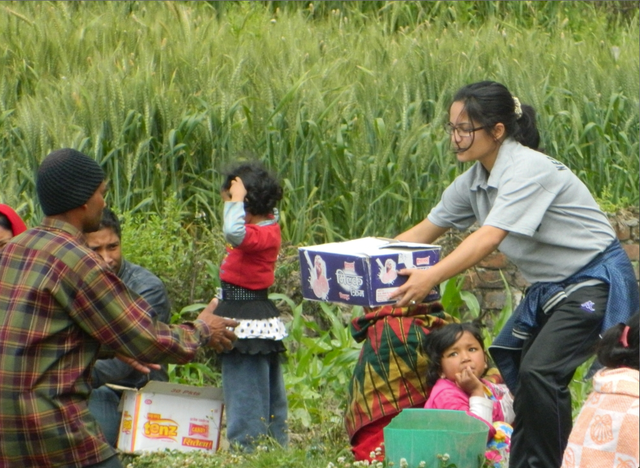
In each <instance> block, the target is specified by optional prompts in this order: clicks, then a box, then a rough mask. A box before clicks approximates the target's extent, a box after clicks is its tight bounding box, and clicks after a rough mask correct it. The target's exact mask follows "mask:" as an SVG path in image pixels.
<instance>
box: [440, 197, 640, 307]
mask: <svg viewBox="0 0 640 468" xmlns="http://www.w3.org/2000/svg"><path fill="white" fill-rule="evenodd" d="M609 220H610V222H611V225H612V226H613V227H614V229H615V230H616V233H617V235H618V239H620V242H621V243H622V245H623V247H624V249H625V251H626V252H627V254H628V255H629V258H630V259H631V261H632V263H633V266H634V269H635V271H636V278H638V277H640V274H639V272H638V256H639V250H640V249H639V246H638V241H639V236H640V233H639V227H638V224H639V223H638V208H636V207H633V208H630V209H626V210H621V211H619V212H618V213H615V214H611V215H609ZM472 230H473V228H472ZM468 234H469V232H466V233H463V234H460V233H457V232H451V231H449V232H448V233H447V234H446V236H445V237H443V238H441V239H440V241H439V243H440V245H442V251H443V254H444V255H446V254H448V253H449V252H450V251H451V250H452V249H453V248H455V247H456V246H457V245H458V244H459V243H460V242H461V241H462V240H463V239H464V238H465V237H466V235H468ZM502 276H504V279H505V280H506V282H507V284H508V285H509V290H510V291H509V292H510V293H511V297H512V301H513V302H512V304H513V306H514V307H515V306H516V305H517V304H518V303H519V302H520V299H521V298H522V296H523V294H524V291H525V289H526V288H527V286H528V285H529V284H528V283H527V281H525V279H524V278H523V277H522V275H521V274H520V272H519V271H518V269H517V268H516V267H515V266H514V265H513V264H512V263H511V262H510V261H509V260H507V258H506V257H505V256H504V254H502V253H500V252H494V253H493V254H491V255H490V256H489V257H487V258H486V259H485V260H483V261H482V262H480V263H479V264H478V265H477V266H476V267H474V268H471V269H470V270H468V271H467V272H466V273H465V283H464V289H465V290H467V291H470V292H472V293H473V294H474V295H475V296H476V297H477V298H478V301H479V302H480V307H481V310H482V315H483V316H485V317H486V316H493V315H494V314H495V313H497V312H498V311H500V310H502V308H503V307H504V305H505V300H506V294H507V291H506V290H505V288H504V283H503V280H502Z"/></svg>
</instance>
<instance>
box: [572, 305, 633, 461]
mask: <svg viewBox="0 0 640 468" xmlns="http://www.w3.org/2000/svg"><path fill="white" fill-rule="evenodd" d="M639 320H640V314H639V313H636V314H635V315H633V316H632V317H631V318H630V319H629V320H628V321H627V323H626V324H623V323H620V324H618V325H615V326H613V327H611V328H609V329H608V330H607V331H606V332H605V333H604V334H603V336H602V340H601V341H600V343H599V344H598V349H597V353H598V360H599V361H600V363H601V364H602V365H604V369H600V370H599V371H598V372H597V373H596V374H595V375H594V376H593V392H592V393H591V394H590V395H589V398H587V401H586V402H585V403H584V406H583V407H582V409H581V410H580V414H579V415H578V418H577V419H576V422H575V424H574V426H573V430H572V431H571V435H570V436H569V443H568V445H567V448H566V450H565V452H564V457H563V460H562V468H637V467H638V466H639V465H638V463H640V460H639V458H640V457H639V456H638V443H639V440H638V393H639V392H638V384H639V383H640V378H639V377H638V375H639V372H638V367H639V365H638V364H639V362H638V361H639V358H638V353H639V351H640V350H639V347H638V341H639V337H638V335H639V325H638V322H639Z"/></svg>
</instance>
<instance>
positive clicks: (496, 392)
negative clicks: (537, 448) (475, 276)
mask: <svg viewBox="0 0 640 468" xmlns="http://www.w3.org/2000/svg"><path fill="white" fill-rule="evenodd" d="M483 343H484V341H483V338H482V332H481V331H480V328H479V327H478V326H477V325H476V324H474V323H470V322H466V323H452V324H449V325H446V326H444V327H442V328H439V329H437V330H434V331H432V332H431V333H430V334H429V335H427V337H426V340H425V350H426V352H427V356H428V357H429V364H428V367H427V384H428V385H429V386H430V387H432V389H431V393H430V395H429V399H428V400H427V402H426V404H425V406H424V407H425V408H427V409H443V410H457V411H465V412H466V413H467V414H469V415H470V416H473V417H475V418H477V419H480V420H481V421H483V422H485V423H486V424H487V426H488V427H489V446H490V447H495V448H500V449H502V450H501V451H500V452H501V453H500V456H499V457H497V458H499V459H501V460H498V459H496V461H501V462H502V463H498V465H497V466H507V463H505V462H507V458H508V456H507V455H508V452H509V447H508V444H509V437H510V435H511V426H510V424H511V423H512V422H513V419H514V413H513V398H512V397H511V394H510V393H509V391H508V390H507V387H506V385H504V384H493V383H491V382H489V381H488V380H485V379H483V376H484V375H485V372H486V371H487V369H488V368H489V364H488V362H487V355H486V353H485V349H484V344H483Z"/></svg>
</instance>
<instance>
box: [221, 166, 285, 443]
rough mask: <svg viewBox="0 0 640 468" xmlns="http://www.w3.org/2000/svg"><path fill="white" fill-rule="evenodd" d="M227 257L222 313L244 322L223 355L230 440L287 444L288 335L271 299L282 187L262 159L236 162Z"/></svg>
mask: <svg viewBox="0 0 640 468" xmlns="http://www.w3.org/2000/svg"><path fill="white" fill-rule="evenodd" d="M222 198H223V199H224V201H225V203H224V224H223V233H224V237H225V240H226V241H227V255H226V257H225V258H224V260H223V262H222V265H221V267H220V282H221V289H222V292H221V301H220V303H219V305H218V308H217V309H216V312H215V313H216V314H217V315H221V316H224V317H233V318H234V319H235V320H237V321H238V322H240V325H238V326H237V327H236V329H235V333H236V335H237V336H238V340H237V341H236V342H235V343H234V348H233V349H232V350H231V351H230V352H227V353H224V354H222V355H221V362H222V387H223V391H224V401H225V410H226V414H227V439H229V442H230V444H231V445H232V446H236V447H238V448H241V449H243V450H247V451H251V450H252V449H253V448H254V445H255V444H256V443H259V442H260V438H261V437H263V436H271V437H273V438H274V439H275V440H276V441H277V442H278V443H279V444H281V445H283V446H284V445H286V444H287V439H288V436H287V426H286V419H287V395H286V392H285V386H284V379H283V376H282V367H281V358H282V357H283V356H284V351H285V347H284V344H283V343H282V339H283V338H284V337H285V336H286V335H287V332H286V330H285V326H284V323H283V322H282V320H281V319H280V313H279V311H278V309H277V308H276V306H275V304H274V303H273V302H272V301H270V300H269V298H268V288H269V287H270V286H271V285H272V284H273V282H274V279H275V278H274V272H275V264H276V260H277V258H278V253H279V251H280V243H281V234H280V227H279V226H278V212H277V210H276V208H275V206H276V203H277V202H278V201H280V200H281V199H282V187H281V186H280V184H279V183H278V181H277V180H276V179H275V177H274V176H273V175H272V174H271V173H269V172H268V171H267V170H266V169H265V168H264V167H263V166H262V164H260V163H258V162H255V163H243V164H240V165H238V166H236V167H234V168H232V169H231V170H230V171H229V172H228V174H227V178H226V181H225V182H224V184H223V186H222Z"/></svg>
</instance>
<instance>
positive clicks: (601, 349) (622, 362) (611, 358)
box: [596, 312, 640, 369]
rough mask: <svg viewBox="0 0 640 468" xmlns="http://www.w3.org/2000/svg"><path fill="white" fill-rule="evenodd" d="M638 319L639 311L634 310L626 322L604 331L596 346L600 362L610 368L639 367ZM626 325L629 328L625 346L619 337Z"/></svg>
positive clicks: (639, 318)
mask: <svg viewBox="0 0 640 468" xmlns="http://www.w3.org/2000/svg"><path fill="white" fill-rule="evenodd" d="M639 321H640V312H636V313H635V314H633V315H632V316H631V318H630V319H629V320H627V323H626V324H624V323H619V324H617V325H614V326H613V327H611V328H609V329H608V330H607V331H605V332H604V334H603V335H602V339H601V340H600V342H599V343H598V346H597V348H596V352H597V354H598V361H600V364H602V365H603V366H605V367H610V368H617V367H630V368H632V369H638V368H639V367H640V366H639V362H638V360H639V357H638V349H639V348H638V340H639V330H638V322H639ZM626 327H629V330H628V331H627V336H626V338H627V343H626V344H627V346H624V344H623V343H622V341H623V340H622V339H621V338H622V334H623V332H624V330H625V328H626Z"/></svg>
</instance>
